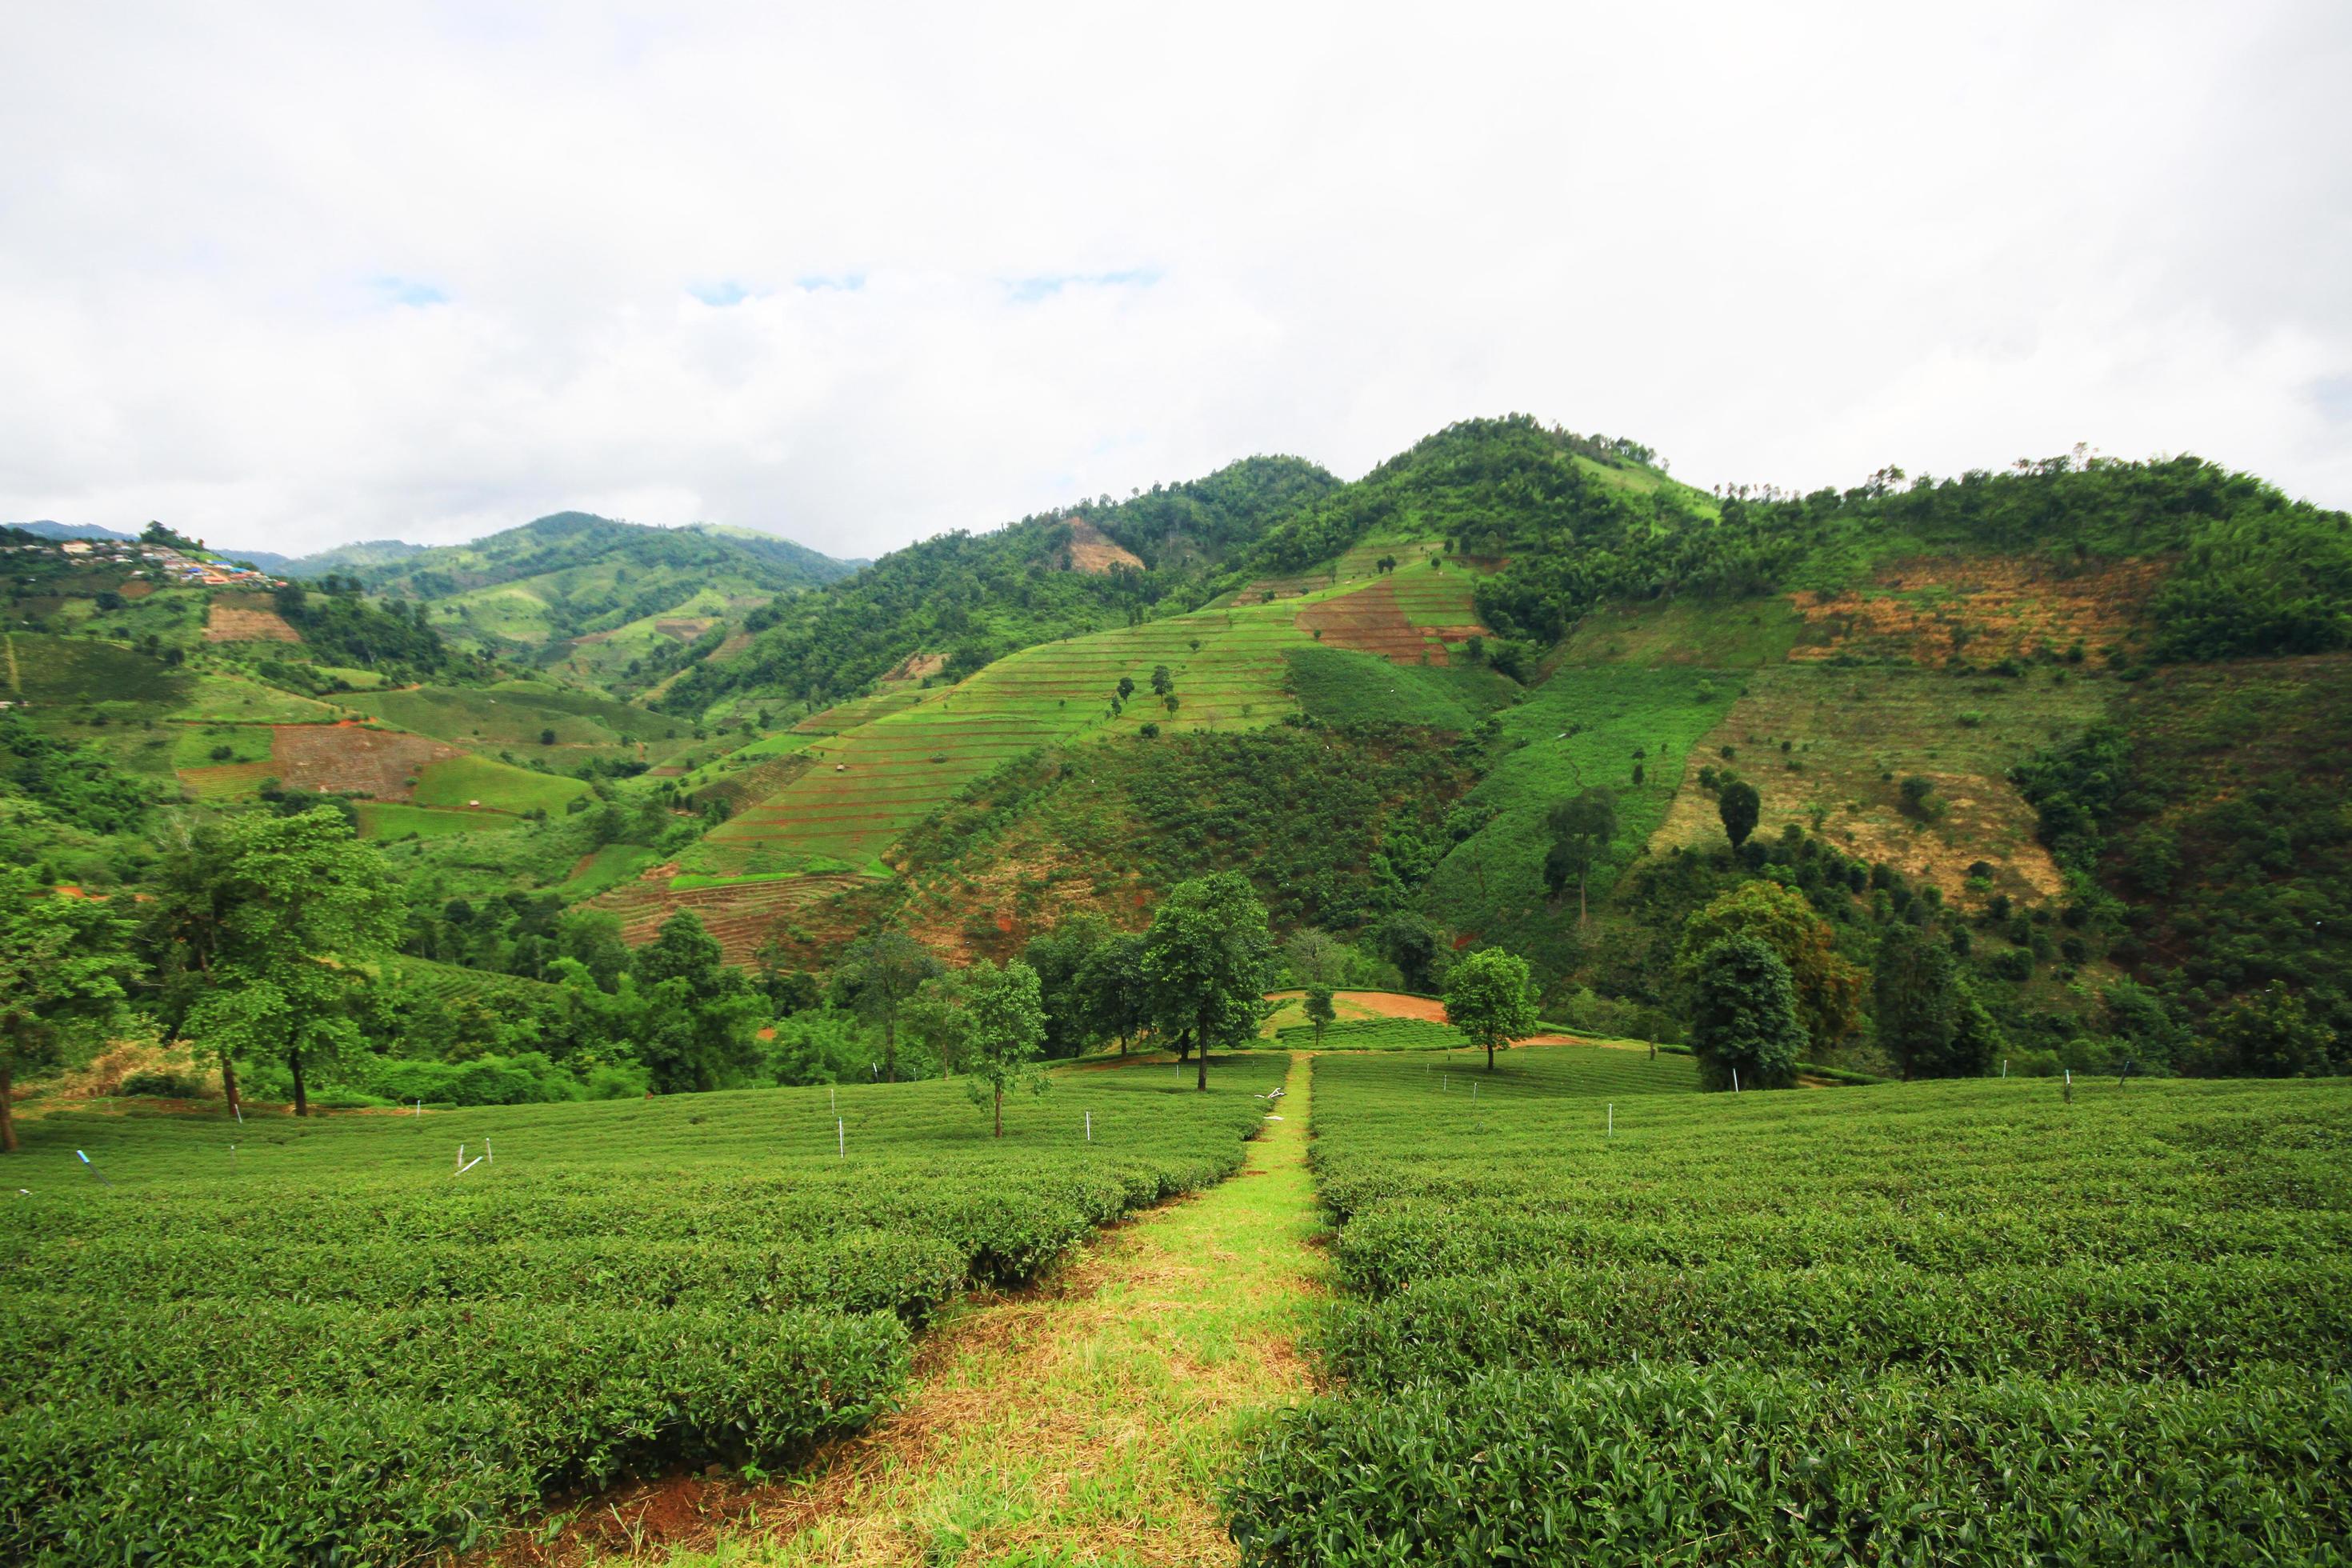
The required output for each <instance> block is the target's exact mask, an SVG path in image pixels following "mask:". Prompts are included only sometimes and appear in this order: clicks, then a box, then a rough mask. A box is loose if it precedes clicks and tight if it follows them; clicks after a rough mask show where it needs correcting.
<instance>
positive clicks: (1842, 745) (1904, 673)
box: [1651, 664, 2117, 899]
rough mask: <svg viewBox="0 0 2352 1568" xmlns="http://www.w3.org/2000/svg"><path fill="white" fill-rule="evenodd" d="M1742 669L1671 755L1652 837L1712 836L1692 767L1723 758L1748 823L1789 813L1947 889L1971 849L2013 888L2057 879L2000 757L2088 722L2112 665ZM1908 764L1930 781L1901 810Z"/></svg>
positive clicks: (1774, 824)
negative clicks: (1975, 671)
mask: <svg viewBox="0 0 2352 1568" xmlns="http://www.w3.org/2000/svg"><path fill="white" fill-rule="evenodd" d="M1743 679H1744V684H1745V688H1746V689H1745V693H1744V695H1742V696H1741V697H1740V698H1739V699H1738V701H1736V702H1734V703H1733V704H1732V705H1731V707H1730V708H1729V710H1727V711H1726V712H1725V714H1724V716H1723V718H1722V721H1720V722H1719V723H1717V725H1716V726H1715V728H1714V729H1712V730H1711V731H1708V732H1707V733H1706V736H1705V737H1704V738H1702V739H1701V741H1700V742H1699V743H1698V744H1697V745H1696V746H1695V747H1693V748H1692V749H1691V750H1690V751H1689V752H1688V753H1687V755H1686V756H1685V758H1684V759H1683V766H1682V769H1681V777H1682V788H1681V790H1680V791H1679V793H1678V794H1677V795H1675V801H1674V805H1673V807H1672V809H1671V810H1670V811H1669V812H1668V813H1667V816H1666V819H1665V822H1664V824H1663V825H1662V826H1660V827H1659V829H1658V831H1657V834H1656V836H1655V837H1654V838H1653V839H1652V840H1651V843H1652V847H1654V848H1663V847H1668V846H1671V845H1676V844H1711V843H1718V842H1720V841H1721V840H1722V837H1723V826H1722V823H1721V821H1720V819H1719V818H1718V816H1717V811H1716V806H1717V797H1716V795H1713V794H1711V793H1709V792H1708V791H1706V790H1705V789H1702V788H1701V787H1700V786H1699V784H1698V773H1699V770H1700V769H1701V768H1704V767H1713V768H1716V769H1717V770H1722V769H1724V768H1727V767H1728V768H1736V769H1738V772H1739V774H1740V776H1741V777H1743V778H1745V779H1747V780H1748V782H1749V783H1750V784H1754V785H1755V786H1756V788H1757V791H1758V793H1759V795H1761V796H1762V797H1763V805H1764V810H1763V816H1762V820H1761V821H1760V822H1759V826H1758V827H1757V833H1758V836H1759V837H1770V836H1773V835H1777V834H1778V833H1779V832H1780V829H1781V827H1782V826H1783V825H1785V824H1788V823H1798V824H1801V825H1803V826H1806V827H1807V828H1808V829H1809V830H1816V829H1817V830H1818V831H1820V832H1822V834H1824V835H1825V836H1826V837H1828V838H1829V839H1830V841H1831V842H1832V843H1834V844H1836V845H1837V846H1838V847H1841V848H1843V849H1844V850H1845V851H1846V852H1847V853H1849V854H1852V855H1855V856H1858V857H1860V858H1863V859H1865V860H1874V861H1875V860H1884V861H1886V862H1887V863H1888V864H1890V865H1892V866H1894V867H1895V868H1896V869H1898V870H1900V871H1902V872H1904V873H1905V874H1906V876H1913V877H1916V878H1919V879H1923V880H1927V881H1932V882H1934V883H1935V884H1936V885H1937V886H1938V887H1940V888H1942V889H1944V891H1945V893H1946V894H1947V895H1948V896H1957V895H1958V893H1959V891H1960V889H1961V887H1962V885H1963V884H1964V883H1965V882H1966V881H1967V880H1968V877H1969V867H1970V866H1972V865H1975V864H1976V863H1977V862H1979V861H1982V862H1984V863H1985V864H1987V865H1990V866H1991V867H1992V868H1993V881H1994V885H1995V887H1996V888H1997V889H2000V890H2001V891H2005V892H2008V893H2010V894H2011V895H2012V896H2030V897H2032V898H2037V899H2039V898H2047V897H2049V896H2050V895H2052V894H2053V893H2055V892H2056V891H2057V890H2058V885H2059V878H2058V868H2057V867H2056V865H2054V864H2053V862H2052V860H2051V858H2050V852H2049V851H2048V850H2047V849H2045V848H2043V847H2042V845H2041V843H2040V842H2039V841H2038V840H2037V839H2036V838H2035V837H2034V816H2033V808H2032V806H2030V805H2027V804H2026V803H2025V800H2024V798H2023V797H2022V796H2021V795H2019V794H2018V792H2017V787H2016V786H2015V785H2014V784H2011V783H2010V781H2009V770H2010V769H2011V767H2013V766H2015V765H2016V764H2017V763H2021V762H2023V761H2024V760H2025V759H2026V758H2027V757H2029V756H2032V754H2033V753H2034V752H2037V751H2040V750H2041V749H2042V748H2043V747H2045V746H2049V745H2051V744H2053V743H2054V742H2061V741H2063V740H2066V739H2069V738H2071V737H2072V736H2074V735H2075V734H2078V733H2080V732H2081V731H2082V730H2083V729H2084V727H2085V726H2086V725H2088V724H2090V723H2092V722H2094V721H2095V720H2096V719H2097V718H2098V716H2099V715H2100V714H2101V713H2102V712H2103V711H2104V710H2105V706H2106V703H2107V701H2108V694H2109V693H2110V692H2113V691H2114V690H2116V689H2117V688H2116V683H2115V682H2114V681H2113V680H2112V679H2106V678H2104V677H2103V676H2101V675H2100V674H2099V673H2098V672H2096V671H2085V670H2081V669H2076V668H2074V667H2071V666H2067V665H2063V664H2062V665H2054V666H2041V667H2035V668H2032V669H2031V670H2030V671H2029V672H2028V673H2027V674H2025V675H2022V676H2017V677H2000V676H1984V677H1968V678H1963V677H1960V676H1956V675H1949V674H1945V673H1943V672H1941V671H1931V670H1925V669H1905V668H1888V667H1885V666H1874V667H1867V668H1851V669H1839V668H1827V667H1824V666H1798V665H1790V666H1782V667H1780V668H1773V669H1763V670H1759V671H1756V672H1755V673H1753V674H1752V675H1749V676H1747V677H1745V678H1743ZM1784 747H1785V749H1784ZM1727 748H1728V749H1729V751H1730V752H1731V755H1730V756H1729V757H1728V758H1727V757H1726V755H1725V751H1726V749H1727ZM1914 777H1917V778H1926V779H1928V780H1931V781H1932V782H1933V784H1934V785H1935V788H1934V792H1933V794H1932V795H1931V797H1930V802H1931V804H1930V805H1929V807H1928V809H1927V811H1926V812H1925V813H1912V814H1906V811H1905V809H1904V805H1903V796H1902V787H1903V781H1904V780H1905V779H1906V778H1914ZM1816 819H1818V820H1816Z"/></svg>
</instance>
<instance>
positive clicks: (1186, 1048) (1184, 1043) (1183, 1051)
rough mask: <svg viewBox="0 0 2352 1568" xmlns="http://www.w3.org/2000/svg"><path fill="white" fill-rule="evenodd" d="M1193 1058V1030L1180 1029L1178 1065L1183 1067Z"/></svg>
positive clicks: (1177, 1038) (1177, 1053) (1177, 1041)
mask: <svg viewBox="0 0 2352 1568" xmlns="http://www.w3.org/2000/svg"><path fill="white" fill-rule="evenodd" d="M1191 1060H1192V1030H1190V1029H1180V1030H1178V1031H1177V1032H1176V1065H1177V1066H1178V1067H1180V1068H1181V1067H1182V1066H1183V1065H1184V1064H1185V1063H1186V1062H1189V1061H1191Z"/></svg>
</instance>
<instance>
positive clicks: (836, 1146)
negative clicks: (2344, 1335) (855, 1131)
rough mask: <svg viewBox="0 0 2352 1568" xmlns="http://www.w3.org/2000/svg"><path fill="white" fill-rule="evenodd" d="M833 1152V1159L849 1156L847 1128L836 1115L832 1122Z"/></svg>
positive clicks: (844, 1158)
mask: <svg viewBox="0 0 2352 1568" xmlns="http://www.w3.org/2000/svg"><path fill="white" fill-rule="evenodd" d="M833 1152H834V1157H835V1159H841V1160H846V1159H848V1158H849V1129H848V1128H847V1127H846V1126H845V1124H844V1123H843V1122H842V1121H841V1120H840V1119H839V1118H838V1117H836V1118H835V1119H834V1123H833Z"/></svg>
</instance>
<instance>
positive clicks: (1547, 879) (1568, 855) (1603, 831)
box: [1544, 788, 1617, 925]
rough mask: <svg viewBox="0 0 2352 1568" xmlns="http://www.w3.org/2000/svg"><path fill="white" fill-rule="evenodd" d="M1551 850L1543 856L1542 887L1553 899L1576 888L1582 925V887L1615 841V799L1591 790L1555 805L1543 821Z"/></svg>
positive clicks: (1605, 792)
mask: <svg viewBox="0 0 2352 1568" xmlns="http://www.w3.org/2000/svg"><path fill="white" fill-rule="evenodd" d="M1544 825H1545V826H1547V827H1549V829H1550V830H1551V848H1550V850H1549V852H1548V853H1547V854H1546V855H1545V856H1544V885H1545V886H1546V887H1548V888H1549V889H1551V896H1552V897H1553V898H1555V899H1557V898H1559V896H1560V894H1562V893H1563V892H1565V891H1567V889H1568V884H1569V883H1570V882H1571V881H1573V882H1574V883H1575V884H1576V923H1577V924H1579V925H1582V924H1584V923H1585V920H1586V911H1585V901H1584V886H1585V883H1586V882H1587V881H1588V880H1590V879H1591V876H1592V873H1593V872H1594V871H1595V870H1597V869H1599V868H1600V867H1601V863H1602V862H1604V861H1605V860H1607V859H1608V858H1609V847H1610V845H1611V844H1612V842H1613V841H1614V840H1615V839H1616V837H1617V797H1616V796H1615V795H1612V794H1611V793H1610V792H1609V791H1608V790H1606V789H1601V788H1594V789H1589V790H1586V791H1585V792H1584V793H1583V794H1581V795H1577V796H1575V797H1574V798H1573V799H1570V800H1563V801H1560V802H1558V803H1557V804H1555V805H1553V806H1552V808H1551V810H1550V812H1549V814H1547V816H1545V818H1544Z"/></svg>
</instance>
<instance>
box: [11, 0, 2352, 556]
mask: <svg viewBox="0 0 2352 1568" xmlns="http://www.w3.org/2000/svg"><path fill="white" fill-rule="evenodd" d="M2347 65H2352V21H2347V13H2346V12H2345V11H2344V8H2343V7H2341V6H2337V5H2326V4H2321V3H2313V4H2272V5H2241V6H2233V7H2228V8H2222V7H2214V6H2208V5H2185V4H2184V5H2160V4H2159V5H2138V6H2124V5H2105V4H2083V5H2063V6H2055V7H2053V6H2049V5H2024V4H2013V3H2012V4H1992V5H1979V6H1974V7H1970V8H1969V9H1967V10H1966V11H1961V12H1952V13H1949V14H1947V15H1944V16H1929V15H1927V13H1926V10H1925V8H1920V7H1886V6H1880V5H1803V6H1795V7H1789V6H1779V7H1756V6H1745V5H1654V6H1636V7H1612V8H1608V9H1606V10H1600V9H1594V10H1591V11H1586V10H1583V9H1582V8H1576V7H1560V6H1536V5H1526V6H1500V5H1485V6H1480V5H1471V6H1457V7H1453V8H1449V9H1447V10H1444V11H1443V12H1435V11H1431V10H1429V9H1427V8H1425V7H1415V8H1412V9H1404V8H1397V9H1393V10H1388V9H1381V8H1377V7H1372V8H1368V7H1363V6H1349V7H1340V6H1334V5H1318V6H1312V7H1307V6H1295V7H1273V8H1270V7H1265V6H1263V5H1254V6H1239V5H1234V6H1217V5H1212V6H1186V7H1162V8H1160V9H1158V10H1156V11H1153V12H1150V13H1145V14H1138V13H1129V12H1126V11H1122V10H1120V9H1118V8H1113V7H1104V6H1094V5H1068V6H1019V7H1007V6H994V7H984V8H983V7H969V6H960V7H959V6H937V7H836V8H833V10H831V11H830V12H828V13H825V14H822V15H820V14H814V13H813V12H804V11H799V10H793V11H788V10H787V9H786V8H778V7H771V6H760V5H741V6H663V7H660V8H657V9H656V8H646V9H645V10H643V11H640V12H635V13H633V12H631V11H629V10H627V9H625V8H616V7H597V6H593V5H562V6H556V5H549V6H543V7H542V6H528V5H488V6H486V5H459V4H452V5H446V6H444V7H441V8H438V9H428V10H422V11H412V12H406V13H404V14H402V15H399V16H373V15H366V14H362V13H361V12H359V11H357V10H355V9H352V8H344V7H298V6H290V5H288V6H274V7H273V6H243V7H239V6H210V7H202V8H190V7H184V6H153V7H147V6H138V5H90V6H77V7H68V6H50V7H29V6H27V7H21V8H19V9H18V10H17V13H16V15H15V16H12V18H11V45H10V47H9V48H8V50H7V51H5V55H0V341H5V342H6V343H7V344H8V345H9V355H8V367H9V374H6V375H5V376H0V431H5V432H6V434H5V438H0V517H18V518H27V517H37V516H52V517H57V518H60V519H65V520H69V521H96V522H106V523H112V524H117V525H121V524H123V523H136V522H138V521H143V520H144V519H146V518H148V517H151V516H152V517H162V518H165V519H167V520H169V521H173V522H174V523H176V524H178V525H180V526H183V527H186V528H190V529H192V530H193V531H196V532H198V533H201V534H203V535H205V537H208V538H212V539H215V540H222V541H229V542H237V543H243V544H247V545H250V546H254V547H257V548H271V549H280V550H293V549H300V548H307V547H311V546H315V545H319V544H323V543H326V542H332V541H335V540H339V539H346V538H357V537H378V536H383V535H386V534H399V535H404V536H406V537H409V538H414V539H447V538H457V537H463V536H466V535H468V534H471V533H476V532H480V531H486V530H488V529H490V528H494V527H500V526H506V525H509V524H511V523H513V522H517V521H522V520H524V519H526V518H529V517H530V516H533V515H536V514H538V513H539V512H541V511H546V510H555V509H557V508H559V507H564V506H579V507H586V508H592V509H595V510H607V511H613V512H615V513H618V514H621V515H626V516H631V517H635V518H637V519H639V520H640V521H655V522H682V521H691V520H694V519H699V518H707V519H710V520H712V521H725V522H734V523H743V524H748V525H751V526H754V527H761V528H767V529H772V530H773V531H778V532H782V533H785V534H788V535H791V536H793V537H795V538H798V539H802V540H803V541H805V542H809V543H812V544H814V545H816V546H818V547H819V548H822V549H826V550H830V551H834V552H839V553H844V554H870V553H874V552H878V551H880V550H883V549H887V548H889V547H891V546H893V545H895V544H898V543H901V542H905V541H906V540H908V539H909V538H913V537H917V536H919V535H921V534H925V533H929V532H931V531H937V530H940V529H942V528H950V527H985V526H989V525H991V524H992V523H995V522H998V521H1003V520H1004V519H1006V518H1009V517H1013V516H1016V515H1019V514H1021V513H1023V512H1025V511H1029V510H1037V509H1040V508H1043V507H1045V506H1049V505H1052V504H1055V503H1056V502H1059V501H1062V500H1068V499H1070V498H1072V497H1074V496H1077V495H1081V494H1089V495H1090V494H1095V493H1098V492H1101V491H1105V490H1108V491H1112V492H1114V493H1120V494H1123V493H1125V492H1126V491H1127V490H1128V489H1130V488H1132V487H1136V486H1141V485H1149V484H1150V483H1151V482H1152V481H1153V480H1155V479H1181V478H1187V477H1191V476H1192V475H1195V474H1199V473H1202V472H1204V471H1206V470H1208V469H1210V468H1214V467H1216V466H1218V465H1219V464H1221V463H1223V462H1226V461H1229V460H1231V459H1233V458H1237V457H1241V456H1244V455H1246V454H1248V453H1251V452H1256V451H1292V452H1297V453H1299V454H1301V455H1304V456H1307V457H1311V458H1317V459H1318V460H1320V461H1323V462H1325V463H1327V464H1328V465H1330V466H1331V467H1333V468H1336V469H1338V470H1339V471H1341V472H1343V473H1355V472H1360V471H1361V470H1362V469H1363V468H1366V467H1368V466H1370V464H1371V463H1374V462H1376V461H1378V460H1379V459H1381V458H1383V457H1385V456H1387V455H1389V454H1390V453H1391V452H1393V451H1395V450H1397V449H1398V448H1400V447H1403V446H1405V445H1407V444H1408V443H1410V442H1411V441H1412V440H1413V439H1415V438H1416V437H1420V436H1422V435H1423V434H1426V433H1427V432H1428V431H1430V430H1432V429H1434V428H1436V427H1437V426H1441V425H1444V424H1445V423H1447V422H1448V421H1450V420H1453V419H1455V418H1459V417H1462V416H1466V415H1471V414H1478V413H1498V412H1503V411H1507V410H1512V409H1521V410H1526V411H1528V412H1532V413H1535V414H1537V415H1538V416H1543V417H1545V418H1548V419H1556V420H1559V421H1561V422H1563V423H1566V424H1569V425H1570V426H1576V427H1578V428H1584V429H1601V430H1606V431H1609V432H1611V433H1622V434H1628V435H1633V436H1636V437H1640V438H1642V439H1643V440H1646V441H1649V442H1650V443H1652V444H1653V445H1654V446H1657V447H1660V448H1661V449H1662V450H1663V451H1664V452H1666V453H1667V454H1668V455H1669V456H1670V457H1671V458H1674V459H1675V465H1676V471H1677V472H1679V473H1682V474H1683V475H1685V477H1687V478H1691V479H1696V480H1699V481H1700V482H1711V481H1715V480H1718V479H1748V480H1768V479H1769V480H1773V481H1777V482H1780V483H1783V484H1799V485H1812V484H1820V483H1843V482H1851V481H1852V480H1853V479H1856V478H1858V477H1860V476H1861V475H1862V474H1864V473H1866V472H1867V471H1869V470H1870V469H1872V468H1876V467H1877V466H1879V465H1880V464H1882V463H1886V462H1899V463H1902V464H1904V465H1905V466H1906V467H1908V468H1913V469H1915V470H1917V469H1923V468H1924V469H1929V470H1933V471H1937V472H1950V471H1953V470H1956V469H1958V468H1964V467H1970V466H1997V465H1999V464H2001V463H2004V462H2006V461H2008V460H2009V459H2011V458H2015V457H2019V456H2022V455H2026V454H2037V455H2039V454H2047V453H2052V452H2056V451H2060V450H2063V449H2065V448H2066V447H2071V446H2073V445H2074V443H2075V442H2077V441H2084V442H2088V443H2090V444H2091V445H2093V446H2095V447H2098V448H2100V449H2102V450H2105V451H2108V452H2111V453H2117V454H2122V455H2133V456H2137V455H2144V454H2148V453H2154V452H2158V451H2178V450H2184V449H2188V450H2196V451H2200V452H2203V453H2205V454H2207V455H2209V456H2211V457H2214V458H2219V459H2221V460H2223V461H2226V462H2229V463H2231V464H2233V465H2236V466H2239V467H2243V468H2252V469H2253V470H2255V471H2258V472H2261V473H2263V474H2264V475H2266V476H2268V477H2270V478H2273V479H2276V480H2277V481H2278V482H2280V483H2281V484H2282V485H2284V487H2285V488H2286V489H2289V490H2290V491H2291V492H2294V493H2296V494H2302V495H2307V496H2310V497H2311V498H2313V499H2315V500H2321V501H2323V502H2326V503H2327V504H2332V505H2346V504H2352V440H2347V436H2352V397H2347V395H2346V394H2345V393H2344V390H2343V389H2344V387H2345V386H2346V384H2347V377H2352V295H2347V294H2346V292H2345V291H2344V289H2343V288H2342V286H2341V280H2342V279H2344V278H2345V277H2347V276H2352V142H2347V139H2346V138H2345V137H2344V136H2343V135H2342V134H2341V115H2340V112H2339V111H2338V110H2336V89H2335V84H2336V83H2337V82H2340V81H2341V80H2342V79H2344V76H2345V71H2346V68H2347Z"/></svg>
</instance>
